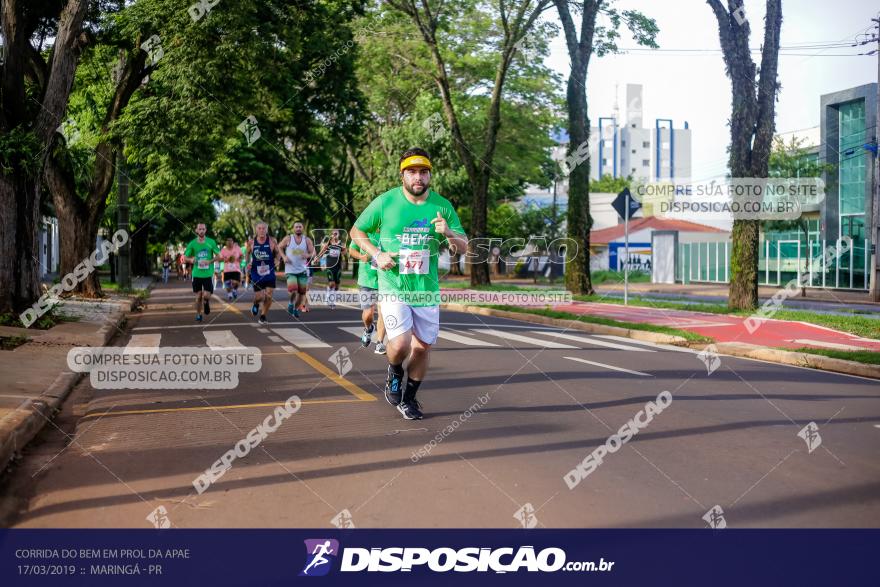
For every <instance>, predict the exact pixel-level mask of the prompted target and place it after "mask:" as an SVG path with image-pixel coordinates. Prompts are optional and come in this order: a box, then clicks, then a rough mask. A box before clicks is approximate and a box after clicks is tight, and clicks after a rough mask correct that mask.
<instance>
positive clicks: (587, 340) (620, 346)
mask: <svg viewBox="0 0 880 587" xmlns="http://www.w3.org/2000/svg"><path fill="white" fill-rule="evenodd" d="M532 333H533V334H546V335H547V336H555V337H557V338H564V339H567V340H574V341H577V342H582V343H584V344H587V345H595V346H604V347H608V348H612V349H618V350H621V351H634V352H638V353H653V352H656V351H654V350H652V349H643V348H640V347H637V346H629V345H625V344H617V343H616V342H606V341H604V340H596V339H595V338H588V337H586V336H576V335H574V334H567V333H565V332H555V331H553V330H544V331H540V330H533V331H532Z"/></svg>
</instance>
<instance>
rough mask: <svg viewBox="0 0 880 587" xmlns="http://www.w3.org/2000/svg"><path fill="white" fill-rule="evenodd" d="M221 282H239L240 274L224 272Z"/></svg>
mask: <svg viewBox="0 0 880 587" xmlns="http://www.w3.org/2000/svg"><path fill="white" fill-rule="evenodd" d="M223 281H241V273H239V272H238V271H224V272H223Z"/></svg>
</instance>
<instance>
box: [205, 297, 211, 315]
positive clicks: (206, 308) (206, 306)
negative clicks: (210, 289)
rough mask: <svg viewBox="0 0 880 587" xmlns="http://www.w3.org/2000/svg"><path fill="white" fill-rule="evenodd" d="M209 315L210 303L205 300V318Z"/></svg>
mask: <svg viewBox="0 0 880 587" xmlns="http://www.w3.org/2000/svg"><path fill="white" fill-rule="evenodd" d="M210 313H211V302H209V301H208V300H205V316H207V315H208V314H210Z"/></svg>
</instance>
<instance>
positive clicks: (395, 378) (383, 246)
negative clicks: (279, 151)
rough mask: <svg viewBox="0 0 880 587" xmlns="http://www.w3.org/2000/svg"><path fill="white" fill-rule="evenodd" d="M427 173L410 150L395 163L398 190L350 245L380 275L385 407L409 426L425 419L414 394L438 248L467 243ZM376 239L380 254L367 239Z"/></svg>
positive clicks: (418, 152) (436, 308)
mask: <svg viewBox="0 0 880 587" xmlns="http://www.w3.org/2000/svg"><path fill="white" fill-rule="evenodd" d="M431 170H432V166H431V160H430V157H429V155H428V153H427V152H426V151H425V150H423V149H419V148H413V149H408V150H407V151H406V152H404V153H403V155H402V156H401V158H400V163H399V171H400V179H401V184H402V185H400V186H398V187H395V188H393V189H391V190H389V191H387V192H385V193H384V194H382V195H380V196H379V197H377V198H375V199H374V200H373V201H372V202H371V203H370V205H369V206H367V208H366V209H365V210H364V211H363V213H361V215H360V216H359V217H358V219H357V220H356V221H355V223H354V227H353V228H352V229H351V237H352V240H353V241H354V242H356V243H357V245H358V247H359V248H360V249H361V250H362V251H364V252H365V253H367V254H369V255H370V258H371V259H374V260H375V261H376V265H377V266H378V268H379V269H380V271H379V307H380V308H381V311H382V319H383V321H384V323H385V330H386V332H387V335H388V344H387V348H388V378H387V380H386V383H385V399H386V400H387V401H388V403H390V404H392V405H394V406H397V409H398V410H399V411H400V413H401V414H402V415H403V417H404V418H406V419H407V420H417V419H420V418H421V417H422V411H421V406H420V404H419V402H418V401H417V400H416V393H417V392H418V390H419V386H420V385H421V383H422V381H423V380H424V378H425V375H426V373H427V370H428V355H429V352H430V349H431V345H432V344H434V343H435V342H436V340H437V334H438V333H439V331H440V299H439V298H440V285H439V282H438V279H437V257H438V251H439V246H440V242H441V241H442V240H447V241H448V242H449V246H450V248H451V249H453V250H456V251H464V250H465V249H466V248H467V243H468V240H467V236H465V234H464V229H463V228H462V226H461V221H460V220H459V218H458V214H456V212H455V208H453V206H452V204H451V203H450V202H449V200H447V199H446V198H444V197H442V196H441V195H440V194H438V193H437V192H435V191H433V190H431V189H429V186H430V183H431ZM375 232H379V233H380V237H379V245H378V246H377V245H375V244H374V243H372V242H371V241H370V238H369V234H371V233H375ZM404 362H406V363H407V364H406V374H407V381H406V386H405V387H404V386H403V385H402V383H403V375H404Z"/></svg>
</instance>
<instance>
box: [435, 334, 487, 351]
mask: <svg viewBox="0 0 880 587" xmlns="http://www.w3.org/2000/svg"><path fill="white" fill-rule="evenodd" d="M437 336H439V337H440V338H442V339H445V340H451V341H452V342H458V343H461V344H463V345H467V346H486V347H489V346H494V347H497V346H498V345H497V344H495V343H494V342H488V341H485V340H480V339H478V338H473V337H470V336H465V335H463V334H458V333H456V332H449V331H448V330H441V331H440V332H439V333H438V334H437Z"/></svg>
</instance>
